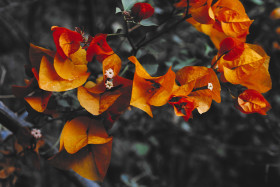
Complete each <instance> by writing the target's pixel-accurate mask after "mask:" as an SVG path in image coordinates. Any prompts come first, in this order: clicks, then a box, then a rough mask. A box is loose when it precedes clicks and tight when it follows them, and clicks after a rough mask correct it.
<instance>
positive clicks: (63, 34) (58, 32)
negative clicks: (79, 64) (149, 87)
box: [51, 26, 83, 59]
mask: <svg viewBox="0 0 280 187" xmlns="http://www.w3.org/2000/svg"><path fill="white" fill-rule="evenodd" d="M51 30H52V31H53V40H54V43H55V45H56V50H57V53H58V54H59V55H60V56H61V58H62V59H66V58H68V57H69V56H70V55H71V54H73V53H75V52H76V51H78V50H79V49H80V44H81V42H82V41H83V36H82V35H81V34H80V33H78V32H76V31H71V30H69V29H66V28H64V27H57V26H52V28H51Z"/></svg>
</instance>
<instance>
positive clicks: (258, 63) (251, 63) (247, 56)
mask: <svg viewBox="0 0 280 187" xmlns="http://www.w3.org/2000/svg"><path fill="white" fill-rule="evenodd" d="M269 59H270V57H269V56H267V54H266V53H265V51H264V50H263V49H262V48H261V47H260V46H257V45H251V44H246V45H245V50H244V52H243V53H242V55H241V56H240V57H239V58H238V59H236V60H234V61H226V60H224V59H220V60H219V62H218V66H219V71H221V72H223V73H224V77H225V79H226V80H227V81H228V82H230V83H232V84H241V85H243V86H246V87H247V88H249V89H254V90H257V91H259V92H261V93H264V92H267V91H268V90H270V89H271V85H272V83H271V79H270V75H269V72H268V65H269Z"/></svg>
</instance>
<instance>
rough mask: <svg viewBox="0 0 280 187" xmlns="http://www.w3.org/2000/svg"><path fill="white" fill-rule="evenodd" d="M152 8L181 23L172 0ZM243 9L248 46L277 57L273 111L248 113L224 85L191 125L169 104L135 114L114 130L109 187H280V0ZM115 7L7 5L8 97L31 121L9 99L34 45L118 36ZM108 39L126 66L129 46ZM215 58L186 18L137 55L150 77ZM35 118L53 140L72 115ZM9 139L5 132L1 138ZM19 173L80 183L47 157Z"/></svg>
mask: <svg viewBox="0 0 280 187" xmlns="http://www.w3.org/2000/svg"><path fill="white" fill-rule="evenodd" d="M148 2H150V3H151V4H152V5H153V6H154V7H156V11H155V15H154V16H153V18H152V19H153V21H155V22H157V23H161V22H163V21H164V20H168V22H167V24H172V23H173V22H174V21H176V20H178V19H180V17H178V16H177V17H176V16H173V17H172V18H171V19H168V18H169V17H170V12H171V11H172V9H173V8H172V4H173V3H174V1H171V0H154V1H148ZM242 3H243V4H244V6H245V8H246V11H247V14H248V15H249V17H250V18H251V19H254V20H255V21H254V22H253V24H252V26H251V28H250V33H251V34H250V35H248V38H247V43H254V44H259V45H261V46H262V47H263V48H264V49H265V51H266V52H267V53H268V55H269V56H270V57H271V61H270V68H269V71H270V74H271V78H272V82H273V88H272V90H270V91H269V92H268V93H266V94H265V97H266V98H267V100H268V101H269V102H270V103H271V106H272V110H270V111H269V112H268V115H267V116H261V115H259V114H251V115H244V114H242V113H240V112H239V111H238V110H237V109H235V108H234V103H233V100H232V98H231V97H230V95H229V94H228V92H227V91H226V90H225V89H223V91H222V92H221V94H222V103H220V104H217V103H213V104H212V107H211V109H210V110H209V111H208V112H207V113H205V114H202V115H199V114H198V112H196V111H195V112H193V114H194V116H193V119H190V120H189V121H188V122H185V121H184V120H183V119H182V118H178V117H176V116H174V114H173V109H172V107H171V106H163V107H160V108H156V109H155V110H154V118H153V119H152V118H150V117H149V116H148V115H147V114H145V113H144V112H142V111H140V110H138V109H136V108H132V110H130V111H127V112H125V113H124V115H123V116H122V117H121V118H120V119H119V120H118V121H117V122H116V124H115V125H114V127H113V128H112V129H111V131H110V134H111V135H112V136H114V141H113V152H112V160H111V165H110V167H109V170H108V173H107V176H106V178H105V181H104V184H102V186H105V187H120V186H130V187H140V186H152V187H157V186H162V187H167V186H168V187H173V186H174V187H175V186H179V187H181V186H186V187H253V186H254V187H278V186H280V173H279V172H280V171H279V168H280V123H279V122H280V115H279V114H280V108H279V103H280V93H279V90H280V89H279V86H280V79H279V76H280V73H279V72H280V58H279V57H280V50H279V49H278V50H277V49H275V48H273V42H276V41H278V42H279V43H280V36H279V35H277V34H276V32H275V29H276V28H277V26H280V20H271V19H270V18H269V15H270V12H271V11H272V10H273V9H274V8H276V7H280V2H279V1H277V0H243V1H242ZM116 6H119V7H121V2H120V1H117V0H71V1H70V0H67V1H66V0H64V1H62V0H47V1H42V0H25V1H23V0H0V95H1V101H3V102H4V103H5V105H6V106H8V107H9V108H10V109H11V110H12V111H14V112H15V113H17V114H18V115H19V116H21V117H23V118H24V117H25V116H26V114H27V113H26V110H25V102H24V101H23V100H20V99H16V98H3V97H5V96H7V95H8V96H9V95H11V94H12V91H11V85H24V81H23V80H24V78H27V76H26V75H25V70H24V65H25V64H27V63H28V49H29V42H32V43H34V44H35V45H39V46H42V47H46V48H50V49H55V46H54V43H53V40H52V33H51V31H50V28H51V26H54V25H57V26H62V27H66V28H69V29H72V30H73V29H74V27H77V26H78V27H81V28H82V29H83V30H85V32H87V33H88V34H90V35H92V36H94V35H95V34H97V33H100V32H102V33H115V32H116V31H117V30H118V29H119V28H122V24H123V20H122V16H121V15H115V8H116ZM155 29H156V27H147V28H139V31H137V32H135V33H134V34H133V33H132V39H133V41H134V42H137V41H139V40H141V38H142V37H140V36H141V35H143V33H146V32H149V33H150V34H153V31H154V30H155ZM108 42H109V44H110V45H111V46H112V48H113V49H114V51H115V52H116V53H117V54H119V55H120V56H121V58H122V59H123V63H124V64H125V63H127V62H128V60H127V57H128V56H130V55H131V53H130V51H131V48H130V46H129V43H128V42H127V41H126V40H123V38H120V37H110V38H108ZM122 42H123V43H122ZM216 53H217V51H216V50H215V49H214V47H213V45H212V44H211V42H210V40H209V38H208V37H207V36H205V35H203V34H202V33H199V32H198V31H196V30H195V29H193V28H192V27H191V26H190V25H189V24H188V23H187V22H183V23H181V24H180V25H178V26H177V27H176V28H174V29H173V30H171V31H170V32H168V33H167V34H165V35H163V36H162V37H160V38H158V39H157V40H155V41H154V42H152V43H150V44H148V45H147V46H146V47H145V48H143V49H141V50H140V51H139V52H138V53H137V56H138V57H141V56H142V57H143V55H145V54H149V55H150V56H149V58H146V65H145V67H146V68H147V69H148V70H150V72H154V73H155V72H156V74H162V72H164V71H165V70H166V69H167V68H168V66H170V65H173V67H174V70H176V69H179V68H180V67H183V66H185V65H204V66H209V64H210V62H211V59H212V58H213V56H214V55H215V54H216ZM147 61H148V62H147ZM155 61H156V63H155ZM140 62H142V61H140ZM94 63H97V62H93V64H94ZM95 66H96V65H90V70H91V71H92V72H93V73H100V69H98V68H97V69H96V68H95ZM156 68H158V69H156ZM155 70H157V71H155ZM74 92H75V91H74ZM57 97H58V98H59V99H60V100H62V101H61V102H60V103H59V105H60V106H59V107H64V108H70V109H71V107H73V106H72V105H71V101H70V100H71V99H69V97H70V96H69V95H65V94H58V95H57ZM73 99H75V98H72V100H73ZM28 120H29V121H30V122H31V123H32V124H34V127H37V128H40V129H41V130H42V132H43V134H44V137H45V139H46V141H49V142H52V144H54V143H55V142H56V141H57V139H58V138H59V134H60V132H61V129H62V127H63V125H64V123H65V121H66V120H67V119H60V120H51V119H50V118H48V117H46V116H43V115H39V114H38V115H37V116H36V118H34V119H28ZM6 133H7V132H6V130H5V129H4V128H3V127H1V135H2V136H1V139H2V140H3V139H4V138H5V134H6ZM1 158H2V157H1ZM14 175H16V176H17V177H18V180H17V182H16V184H15V185H16V186H28V187H29V186H32V187H33V186H34V187H48V186H52V187H55V186H75V184H74V183H73V181H72V179H71V178H67V176H65V175H64V173H63V172H60V171H58V170H56V169H54V168H52V167H51V166H49V165H48V164H46V162H45V161H44V159H41V169H40V170H37V169H35V168H34V167H32V164H31V165H30V164H29V165H28V164H26V163H22V164H21V170H20V171H18V172H16V173H15V174H14ZM7 181H8V179H6V180H0V183H1V184H0V186H5V185H8V182H7Z"/></svg>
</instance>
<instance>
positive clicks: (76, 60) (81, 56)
mask: <svg viewBox="0 0 280 187" xmlns="http://www.w3.org/2000/svg"><path fill="white" fill-rule="evenodd" d="M87 63H88V62H87V60H86V51H85V50H84V49H82V48H81V47H80V49H79V50H78V51H76V52H75V53H73V54H71V55H69V58H67V59H65V60H64V59H63V58H61V56H60V55H59V54H58V53H57V54H56V55H55V57H54V63H53V65H54V69H55V71H56V73H57V74H58V75H59V76H60V77H61V78H63V79H66V80H73V79H77V78H79V76H81V75H84V74H85V73H86V72H87V69H88V68H87Z"/></svg>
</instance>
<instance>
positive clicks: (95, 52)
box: [87, 34, 114, 62]
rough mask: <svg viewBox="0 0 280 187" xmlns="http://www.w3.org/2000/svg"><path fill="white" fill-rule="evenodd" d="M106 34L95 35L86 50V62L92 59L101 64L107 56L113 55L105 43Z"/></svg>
mask: <svg viewBox="0 0 280 187" xmlns="http://www.w3.org/2000/svg"><path fill="white" fill-rule="evenodd" d="M106 38H107V34H97V35H95V37H94V38H93V39H92V41H91V42H90V44H89V47H88V48H87V61H88V62H90V61H92V59H93V57H96V59H97V60H98V61H99V62H102V61H103V60H104V59H105V58H107V57H108V56H110V55H112V54H114V51H113V50H112V48H111V47H110V46H109V44H108V43H107V41H106Z"/></svg>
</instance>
